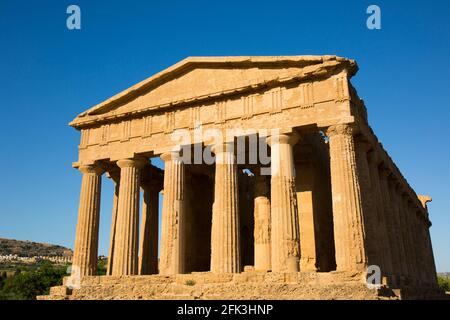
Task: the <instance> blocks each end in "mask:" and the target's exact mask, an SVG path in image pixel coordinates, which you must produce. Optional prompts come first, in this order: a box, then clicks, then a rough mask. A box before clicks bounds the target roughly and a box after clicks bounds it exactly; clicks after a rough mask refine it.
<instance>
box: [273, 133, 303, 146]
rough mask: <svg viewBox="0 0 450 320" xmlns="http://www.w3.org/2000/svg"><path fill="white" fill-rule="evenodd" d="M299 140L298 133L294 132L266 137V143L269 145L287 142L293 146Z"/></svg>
mask: <svg viewBox="0 0 450 320" xmlns="http://www.w3.org/2000/svg"><path fill="white" fill-rule="evenodd" d="M299 141H300V135H299V134H298V133H296V132H293V133H278V134H272V135H270V136H269V137H267V139H266V143H267V144H268V145H269V146H270V147H272V146H273V145H275V144H289V145H291V146H294V145H295V144H296V143H297V142H299Z"/></svg>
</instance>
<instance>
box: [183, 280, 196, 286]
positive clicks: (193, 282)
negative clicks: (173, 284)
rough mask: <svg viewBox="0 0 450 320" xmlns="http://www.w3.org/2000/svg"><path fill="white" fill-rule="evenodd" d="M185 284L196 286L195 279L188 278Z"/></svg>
mask: <svg viewBox="0 0 450 320" xmlns="http://www.w3.org/2000/svg"><path fill="white" fill-rule="evenodd" d="M184 284H185V285H187V286H195V280H186V282H185V283H184Z"/></svg>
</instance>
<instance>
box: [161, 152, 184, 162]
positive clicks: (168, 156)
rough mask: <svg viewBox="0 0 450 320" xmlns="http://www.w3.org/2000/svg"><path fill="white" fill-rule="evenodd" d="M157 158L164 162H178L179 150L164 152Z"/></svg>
mask: <svg viewBox="0 0 450 320" xmlns="http://www.w3.org/2000/svg"><path fill="white" fill-rule="evenodd" d="M159 157H160V158H161V160H163V161H164V162H166V161H172V160H180V159H181V156H180V151H179V150H171V151H167V152H164V153H162V154H161V155H160V156H159Z"/></svg>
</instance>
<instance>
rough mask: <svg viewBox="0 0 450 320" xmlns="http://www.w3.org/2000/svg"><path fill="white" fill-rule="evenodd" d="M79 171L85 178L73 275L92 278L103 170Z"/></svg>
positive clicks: (95, 261)
mask: <svg viewBox="0 0 450 320" xmlns="http://www.w3.org/2000/svg"><path fill="white" fill-rule="evenodd" d="M79 170H80V171H81V172H82V173H83V178H82V181H81V193H80V206H79V209H78V222H77V231H76V238H75V249H74V253H73V262H72V266H73V267H72V274H74V275H75V274H79V275H80V276H90V275H95V274H96V273H97V258H98V229H99V220H100V193H101V175H102V173H103V170H102V169H101V168H100V167H98V166H96V165H83V166H81V167H80V168H79Z"/></svg>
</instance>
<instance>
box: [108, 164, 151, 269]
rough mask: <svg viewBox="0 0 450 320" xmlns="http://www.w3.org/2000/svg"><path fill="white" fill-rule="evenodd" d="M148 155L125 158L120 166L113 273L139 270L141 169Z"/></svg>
mask: <svg viewBox="0 0 450 320" xmlns="http://www.w3.org/2000/svg"><path fill="white" fill-rule="evenodd" d="M145 164H146V160H145V159H141V158H136V159H123V160H119V161H117V165H118V166H119V167H120V187H119V202H118V209H117V229H116V230H117V231H116V232H117V234H116V237H117V239H116V242H115V245H114V261H113V266H112V275H114V276H116V275H136V274H138V245H139V242H138V241H139V200H140V199H139V195H140V176H141V169H142V168H143V167H144V165H145Z"/></svg>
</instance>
